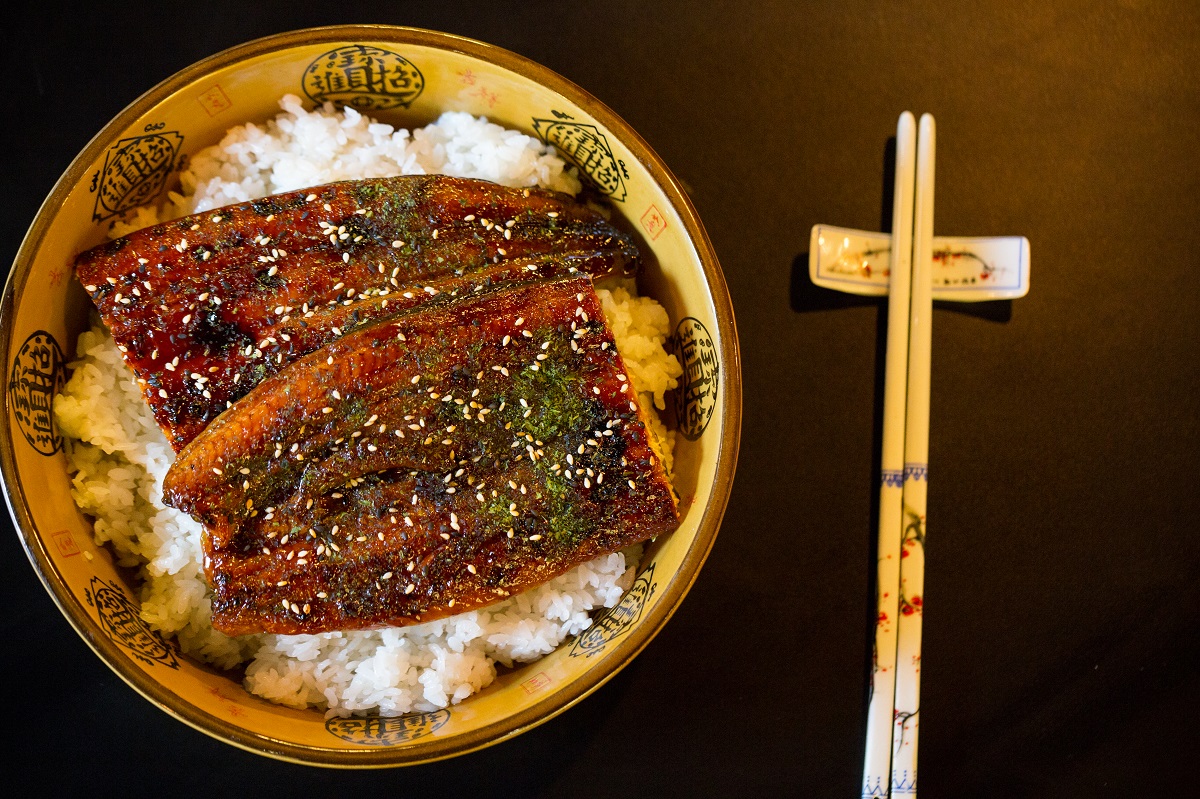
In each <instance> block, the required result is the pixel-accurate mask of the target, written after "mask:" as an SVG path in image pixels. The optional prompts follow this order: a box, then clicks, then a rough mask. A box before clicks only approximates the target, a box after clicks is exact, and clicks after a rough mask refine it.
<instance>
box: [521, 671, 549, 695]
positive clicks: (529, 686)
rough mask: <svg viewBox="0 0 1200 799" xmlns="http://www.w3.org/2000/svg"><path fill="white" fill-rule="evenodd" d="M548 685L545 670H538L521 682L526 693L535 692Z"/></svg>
mask: <svg viewBox="0 0 1200 799" xmlns="http://www.w3.org/2000/svg"><path fill="white" fill-rule="evenodd" d="M548 685H550V678H549V677H548V676H546V672H544V671H539V672H538V673H537V674H535V675H533V676H532V677H530V678H529V679H528V680H526V681H525V682H523V683H521V687H522V688H524V689H525V693H527V694H536V693H537V692H538V691H540V690H542V689H543V688H545V687H546V686H548Z"/></svg>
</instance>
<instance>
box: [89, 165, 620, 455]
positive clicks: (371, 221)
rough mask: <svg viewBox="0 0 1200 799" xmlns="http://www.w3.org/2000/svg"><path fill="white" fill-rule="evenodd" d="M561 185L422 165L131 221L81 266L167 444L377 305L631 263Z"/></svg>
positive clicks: (370, 314) (614, 235) (613, 236)
mask: <svg viewBox="0 0 1200 799" xmlns="http://www.w3.org/2000/svg"><path fill="white" fill-rule="evenodd" d="M638 258H639V256H638V252H637V248H636V247H635V245H634V244H633V242H632V240H631V239H630V238H629V237H628V236H627V235H625V234H623V233H621V232H619V231H618V230H617V229H616V228H614V227H613V226H612V225H611V224H610V223H609V222H608V221H607V220H606V219H605V218H604V217H603V216H602V215H601V214H600V213H599V212H597V211H595V210H594V209H592V208H591V207H589V206H587V205H586V204H584V203H581V202H579V201H577V200H575V199H574V198H572V197H570V196H569V195H565V194H560V193H557V192H551V191H547V190H542V189H533V188H530V189H519V188H508V187H504V186H500V185H498V184H495V183H491V182H488V181H484V180H471V179H465V178H453V177H448V176H444V175H420V176H405V177H394V178H378V179H366V180H356V181H342V182H337V183H330V184H326V185H323V186H317V187H314V188H309V189H303V190H300V191H294V192H289V193H286V194H277V195H274V196H271V197H266V198H264V199H261V200H255V201H253V202H247V203H241V204H237V205H231V206H227V207H224V208H219V209H216V210H213V211H207V212H204V213H199V214H194V215H192V216H188V217H184V218H181V219H177V220H174V221H171V222H165V223H163V224H159V225H154V226H151V227H148V228H145V229H143V230H139V231H135V232H133V233H131V234H129V235H127V236H125V237H123V238H119V239H115V240H113V241H111V242H109V243H106V244H103V245H100V246H98V247H95V248H93V249H91V250H88V251H87V252H84V253H82V254H80V255H79V256H78V257H77V258H76V262H75V268H76V274H77V275H78V277H79V279H80V281H81V282H82V283H83V285H84V287H85V289H86V290H87V292H88V294H89V295H90V296H91V299H92V302H93V303H94V304H95V306H96V308H97V310H98V311H99V313H100V316H101V318H102V320H103V321H104V323H105V325H106V326H107V327H108V329H109V330H110V331H111V333H112V335H113V338H114V340H115V341H116V343H117V346H118V347H119V349H120V350H121V352H122V353H123V354H124V358H125V361H126V363H127V364H128V365H129V366H130V367H131V368H132V370H133V372H134V375H135V377H136V378H137V380H138V383H139V385H140V386H141V388H142V394H143V396H144V397H145V400H146V402H147V403H148V404H149V406H150V408H151V410H152V411H153V412H154V417H155V420H156V421H157V422H158V425H159V426H160V427H161V428H162V430H163V432H164V433H165V434H166V437H167V440H168V441H169V442H170V443H171V445H172V447H173V448H174V449H175V451H176V452H178V451H179V450H181V449H182V448H183V447H184V446H185V445H186V444H187V443H188V442H189V441H191V440H192V439H193V438H194V437H195V436H196V434H197V433H199V432H200V431H201V430H203V429H204V428H205V427H206V426H207V425H208V424H209V423H210V422H211V421H212V420H213V419H215V418H216V417H217V416H218V415H219V414H220V413H221V412H223V411H224V410H225V409H226V408H227V407H228V406H229V404H230V403H232V402H233V401H235V400H236V399H238V398H239V397H241V396H243V395H244V394H245V393H246V392H247V391H249V390H250V389H251V388H253V387H254V386H255V385H256V384H258V383H259V382H260V381H261V380H263V379H264V378H265V377H267V376H269V375H272V374H274V373H276V372H278V371H279V370H280V369H282V368H283V367H284V366H286V365H287V364H288V363H290V362H291V361H293V360H295V359H296V358H298V357H300V356H301V355H304V354H305V353H308V352H312V351H313V350H316V349H318V348H320V347H321V346H323V345H324V344H326V343H328V342H329V341H332V340H334V339H336V338H337V337H338V336H340V335H343V334H345V333H346V332H347V331H348V330H350V329H353V328H354V327H356V326H359V325H362V324H364V323H366V322H369V321H371V320H373V319H378V318H382V317H386V316H390V315H392V314H394V313H396V312H398V311H402V310H405V309H407V308H412V307H416V306H419V305H420V304H422V303H423V302H426V301H428V300H429V299H431V298H432V297H436V296H438V295H440V294H446V293H449V294H458V295H462V294H464V293H469V292H471V291H475V290H478V289H480V288H486V287H488V286H491V285H494V284H496V283H500V282H506V281H511V280H514V279H517V278H524V279H538V278H551V277H556V276H562V275H568V274H573V273H576V272H582V273H586V274H590V275H594V276H597V277H602V276H604V275H607V274H613V273H617V274H633V273H635V272H636V271H637V269H638V267H639V260H638Z"/></svg>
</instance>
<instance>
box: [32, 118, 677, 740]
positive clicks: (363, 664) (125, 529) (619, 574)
mask: <svg viewBox="0 0 1200 799" xmlns="http://www.w3.org/2000/svg"><path fill="white" fill-rule="evenodd" d="M280 107H281V108H282V109H283V110H282V112H281V113H279V114H278V115H277V116H276V117H275V118H274V119H272V120H270V121H269V122H268V123H267V124H265V125H253V124H250V125H244V126H240V127H236V128H233V129H231V130H230V131H228V133H227V134H226V136H225V137H224V139H223V140H222V141H221V142H220V143H219V144H218V145H216V146H214V147H210V148H207V149H206V150H203V151H201V152H199V153H197V154H196V156H195V157H194V158H193V159H192V161H191V163H190V165H189V166H188V169H187V170H186V171H185V172H184V174H183V176H182V180H181V188H182V193H172V194H170V195H169V197H168V199H167V201H166V202H165V203H164V204H163V205H162V206H160V207H157V208H155V207H147V208H142V209H138V210H137V211H136V212H134V213H133V214H131V215H129V216H127V217H126V218H125V219H124V220H122V221H121V222H120V223H119V224H117V225H114V226H113V229H112V231H111V234H112V235H113V236H119V235H121V234H123V233H125V232H128V231H130V230H134V229H137V228H141V227H145V226H147V225H150V224H153V223H156V222H158V221H160V220H167V219H172V218H175V217H179V216H184V215H187V214H191V213H197V212H201V211H205V210H209V209H212V208H217V207H220V206H223V205H227V204H230V203H235V202H243V201H246V200H251V199H256V198H258V197H262V196H265V195H268V194H275V193H279V192H285V191H291V190H294V189H300V188H304V187H307V186H312V185H317V184H321V183H326V182H329V181H333V180H343V179H353V178H363V177H385V176H390V175H397V174H422V173H425V174H434V173H441V174H450V175H456V176H461V177H478V178H484V179H487V180H492V181H495V182H497V183H503V184H505V185H510V186H534V185H537V186H543V187H546V188H552V189H557V190H559V191H566V192H568V193H572V194H574V193H577V192H578V191H579V189H580V183H579V179H578V177H577V175H576V174H575V172H574V170H573V169H569V168H567V165H566V164H565V162H564V161H563V160H562V159H561V157H559V156H558V155H557V154H556V152H555V151H554V150H553V149H552V148H550V147H548V146H546V145H543V144H542V143H541V142H539V141H537V140H536V139H533V138H530V137H528V136H525V135H523V134H521V133H519V132H517V131H512V130H506V129H504V128H502V127H500V126H498V125H496V124H493V123H491V122H489V121H488V120H487V119H485V118H482V117H478V118H477V117H473V116H471V115H470V114H465V113H446V114H444V115H442V116H441V117H440V118H439V119H438V120H437V121H436V122H435V123H433V124H431V125H429V126H427V127H424V128H418V129H414V130H411V131H409V130H403V129H395V128H393V127H392V126H390V125H386V124H383V123H380V122H377V121H375V120H372V119H370V118H368V117H365V116H363V115H361V114H359V113H357V112H356V111H354V110H353V109H350V108H347V109H344V110H335V109H334V108H333V107H332V106H328V105H327V106H325V107H323V108H317V109H315V110H314V111H311V112H310V111H306V110H305V109H304V108H303V106H302V105H301V103H300V100H299V98H297V97H294V96H287V97H284V98H283V99H282V100H281V102H280ZM600 297H601V301H602V303H603V306H604V311H605V314H606V316H607V319H608V322H609V324H610V326H611V327H612V329H613V333H614V335H615V336H616V340H617V346H618V349H619V350H620V351H621V354H622V356H623V357H624V359H625V362H626V367H627V369H628V371H629V376H630V379H631V381H632V382H633V384H634V386H635V387H636V388H637V389H638V391H639V395H640V398H641V402H642V405H643V406H644V407H646V408H650V407H656V408H658V409H660V410H661V409H662V408H663V407H664V394H665V392H666V391H668V390H670V389H672V388H675V387H676V385H677V382H678V380H677V378H678V377H679V375H680V374H681V372H682V370H681V368H680V366H679V363H678V361H677V360H676V359H675V357H674V356H673V355H669V354H668V353H667V352H666V351H665V349H664V346H663V345H664V342H665V340H666V336H667V334H668V332H669V323H668V319H667V314H666V311H665V310H664V309H663V308H662V306H660V305H659V304H658V303H656V302H655V301H653V300H651V299H649V298H646V297H638V296H637V295H636V292H635V291H634V289H633V287H632V285H630V284H629V283H628V282H616V283H614V285H612V286H610V287H609V288H608V289H601V290H600ZM76 358H77V360H76V361H75V362H74V363H73V364H72V368H73V374H72V377H71V379H70V380H69V382H68V383H67V385H66V387H65V389H64V390H63V393H62V394H61V395H60V396H59V397H58V398H57V400H56V402H55V404H54V412H55V416H56V419H57V421H58V425H59V428H60V430H61V431H62V432H63V434H64V435H65V436H66V437H67V439H68V441H69V446H68V450H67V451H68V457H69V459H70V464H71V468H72V470H73V473H74V477H73V481H74V484H73V495H74V497H75V501H76V502H77V503H78V505H79V507H80V508H81V509H82V510H83V511H84V512H85V513H87V514H89V515H90V516H92V517H93V518H94V520H95V524H94V530H95V538H96V541H97V542H98V543H102V544H108V545H109V546H110V548H111V550H112V551H113V552H114V553H115V555H116V558H117V559H118V561H119V563H121V564H122V565H125V566H130V567H133V568H136V569H137V570H138V573H139V575H140V576H141V578H142V585H141V603H142V617H143V618H144V619H145V620H146V622H147V623H148V624H150V625H151V626H152V627H154V628H155V629H157V630H159V631H160V632H162V633H163V634H164V635H166V636H168V637H174V638H175V639H176V640H177V641H178V642H179V645H180V648H181V649H182V650H183V651H184V652H186V653H188V654H190V655H193V656H195V657H197V658H199V659H201V660H204V661H207V662H209V663H212V664H214V665H216V666H219V667H222V668H233V667H235V666H238V665H239V664H244V665H245V680H244V685H245V687H246V689H247V690H248V691H250V692H251V693H254V694H257V695H259V696H262V697H264V698H267V699H270V700H273V701H276V702H279V703H282V704H284V705H289V706H292V707H300V708H303V707H310V706H311V707H317V708H322V709H325V710H326V712H327V714H328V715H343V716H344V715H350V714H351V713H363V712H368V711H371V712H378V713H380V714H383V715H398V714H402V713H407V712H412V711H427V710H434V709H437V708H442V707H446V706H447V705H450V704H453V703H456V702H460V701H462V700H463V699H465V698H466V697H468V696H470V695H471V694H472V693H474V692H476V691H478V690H480V689H481V688H483V687H485V686H486V685H488V684H489V683H490V682H491V681H492V680H493V679H494V678H495V676H496V667H497V665H501V666H510V665H512V664H514V663H521V662H528V661H531V660H535V659H537V658H539V657H541V656H542V655H545V654H547V653H548V652H551V651H552V650H553V649H554V648H555V647H557V646H558V645H559V644H560V643H561V642H562V641H564V640H565V639H566V638H568V637H570V636H572V635H575V634H577V633H579V632H580V631H582V630H584V629H586V628H587V627H588V625H589V624H591V617H590V615H589V614H590V613H591V612H592V611H593V610H595V609H597V608H601V607H612V606H613V605H614V604H616V602H617V601H618V600H619V599H620V597H621V594H622V593H623V592H624V591H625V590H626V589H628V588H629V586H630V585H631V584H632V581H633V578H634V572H635V569H636V566H637V559H638V557H639V555H640V550H641V548H640V547H633V548H631V549H630V550H627V551H625V552H618V553H613V554H610V555H604V556H601V557H599V558H596V559H595V560H592V561H591V562H589V563H585V564H583V565H581V566H579V567H577V568H575V569H574V570H572V571H571V572H569V573H567V574H565V575H563V576H561V577H559V578H557V579H555V580H552V581H550V582H549V583H546V584H544V585H542V586H539V587H537V588H535V589H532V590H530V591H528V592H526V593H524V594H521V595H519V596H515V597H511V598H510V599H508V600H506V601H504V602H501V603H499V604H496V605H492V606H489V607H486V608H483V609H480V610H475V611H470V612H467V613H462V614H459V615H457V616H453V617H450V618H446V619H441V620H437V621H433V622H428V623H426V624H421V625H418V626H412V627H405V628H392V629H384V630H374V631H354V632H333V633H324V634H319V635H251V636H241V637H238V638H229V637H227V636H225V635H222V634H221V633H219V632H217V631H215V630H213V629H212V627H211V624H210V616H211V604H210V597H209V591H208V586H207V584H206V583H205V580H204V573H203V569H202V566H201V561H202V555H201V552H202V550H201V527H200V525H199V523H198V522H196V521H195V520H193V519H192V518H191V517H189V516H187V515H186V514H183V513H181V512H179V511H176V510H174V509H172V508H169V507H167V506H166V505H165V504H164V503H163V498H162V480H163V477H164V476H165V475H166V472H167V469H168V468H169V467H170V465H171V463H172V461H173V460H174V453H173V452H172V450H171V447H170V446H169V445H168V444H167V442H166V439H165V438H164V437H163V435H162V433H161V431H160V430H159V428H158V426H157V424H156V423H155V421H154V417H153V415H152V414H151V413H150V409H149V407H148V406H147V405H146V403H145V401H144V400H143V398H142V396H141V393H140V391H139V389H138V386H137V384H136V383H135V381H134V379H133V375H132V373H131V372H130V371H129V370H128V367H126V365H125V363H124V361H123V359H122V358H121V355H120V353H119V352H118V351H117V349H116V346H115V344H114V342H113V340H112V338H111V336H110V335H109V334H108V332H107V330H106V329H105V328H104V326H103V324H102V323H100V321H99V319H98V317H95V316H94V317H93V323H92V329H91V330H89V331H87V332H85V333H83V334H82V335H81V336H80V337H79V341H78V348H77V352H76ZM649 416H650V417H651V426H652V431H651V432H652V440H653V441H654V443H655V444H656V446H655V449H656V450H657V451H658V452H659V454H660V455H661V456H662V458H663V460H664V462H665V464H666V465H667V468H668V470H670V468H671V465H672V457H671V453H672V449H673V446H674V433H673V431H669V430H667V429H666V428H665V426H664V425H663V424H662V423H661V421H659V419H658V417H657V415H656V414H654V413H650V414H649Z"/></svg>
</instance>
